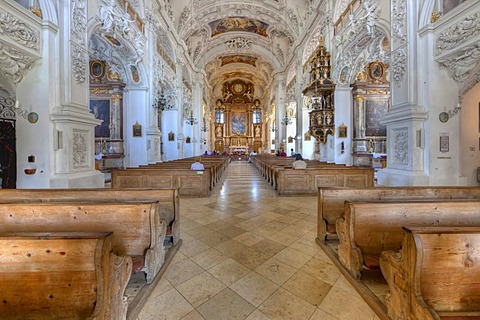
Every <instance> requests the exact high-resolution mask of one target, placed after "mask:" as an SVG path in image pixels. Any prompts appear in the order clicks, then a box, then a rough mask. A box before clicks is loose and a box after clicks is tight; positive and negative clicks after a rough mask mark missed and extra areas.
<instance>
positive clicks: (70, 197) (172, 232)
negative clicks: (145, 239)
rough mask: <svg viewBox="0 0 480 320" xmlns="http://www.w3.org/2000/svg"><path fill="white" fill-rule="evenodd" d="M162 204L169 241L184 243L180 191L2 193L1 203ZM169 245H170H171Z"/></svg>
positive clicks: (159, 205)
mask: <svg viewBox="0 0 480 320" xmlns="http://www.w3.org/2000/svg"><path fill="white" fill-rule="evenodd" d="M77 201H82V202H125V201H130V202H133V201H140V202H142V201H158V212H159V219H160V220H164V221H165V222H166V223H167V236H168V237H167V238H168V240H171V241H172V244H173V245H176V244H177V243H178V241H179V240H180V201H179V198H178V190H177V189H138V190H135V189H2V190H1V191H0V203H25V202H77ZM167 245H168V244H167Z"/></svg>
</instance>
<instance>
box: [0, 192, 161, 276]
mask: <svg viewBox="0 0 480 320" xmlns="http://www.w3.org/2000/svg"><path fill="white" fill-rule="evenodd" d="M158 208H159V204H158V202H152V201H150V202H134V203H92V202H84V203H82V202H81V201H80V200H79V201H77V202H75V203H61V202H57V203H2V204H0V233H6V232H8V233H14V232H103V231H105V230H107V231H112V232H113V238H112V243H113V250H114V252H115V253H116V254H118V255H121V256H131V257H132V258H133V257H134V258H136V259H137V258H139V257H140V258H141V259H143V260H144V262H143V266H144V267H143V271H145V275H146V282H147V283H151V282H152V281H153V279H154V278H155V276H156V275H157V274H158V272H159V270H160V268H161V267H162V265H163V263H164V259H165V247H164V245H163V244H164V239H165V236H166V230H167V225H166V223H165V222H164V221H163V220H160V218H159V214H158Z"/></svg>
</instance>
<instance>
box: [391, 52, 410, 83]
mask: <svg viewBox="0 0 480 320" xmlns="http://www.w3.org/2000/svg"><path fill="white" fill-rule="evenodd" d="M406 69H407V55H406V54H405V51H404V50H403V49H400V50H397V51H395V53H394V54H393V81H394V82H395V84H396V85H397V87H399V88H400V87H401V86H402V83H403V80H404V78H405V73H406Z"/></svg>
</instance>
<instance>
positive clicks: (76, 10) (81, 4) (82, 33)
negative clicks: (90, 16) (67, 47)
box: [71, 0, 87, 45]
mask: <svg viewBox="0 0 480 320" xmlns="http://www.w3.org/2000/svg"><path fill="white" fill-rule="evenodd" d="M86 6H87V3H86V0H74V1H72V21H71V30H72V31H71V32H72V39H73V40H74V41H75V42H76V43H78V44H80V45H85V44H86V43H87V40H86V39H87V9H86Z"/></svg>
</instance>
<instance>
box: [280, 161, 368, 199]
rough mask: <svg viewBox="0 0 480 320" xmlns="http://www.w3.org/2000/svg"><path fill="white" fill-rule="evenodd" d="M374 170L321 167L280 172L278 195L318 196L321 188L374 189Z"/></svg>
mask: <svg viewBox="0 0 480 320" xmlns="http://www.w3.org/2000/svg"><path fill="white" fill-rule="evenodd" d="M373 174H374V170H373V169H371V168H357V167H333V168H329V167H321V168H307V169H306V170H295V169H283V170H279V172H278V188H277V191H278V194H279V195H297V194H317V193H318V188H319V187H356V188H360V187H373V183H374V182H373Z"/></svg>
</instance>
